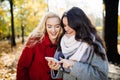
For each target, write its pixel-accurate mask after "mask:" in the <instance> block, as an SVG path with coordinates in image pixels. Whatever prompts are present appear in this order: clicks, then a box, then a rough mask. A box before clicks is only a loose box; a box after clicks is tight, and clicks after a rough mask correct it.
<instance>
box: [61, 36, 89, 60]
mask: <svg viewBox="0 0 120 80" xmlns="http://www.w3.org/2000/svg"><path fill="white" fill-rule="evenodd" d="M60 45H61V49H62V52H63V54H64V56H65V58H68V57H69V59H71V60H75V61H80V60H81V58H82V56H83V55H84V53H85V51H86V49H87V47H88V44H87V43H85V42H81V41H76V40H75V36H71V37H69V38H68V37H67V36H66V35H64V36H63V37H62V39H61V44H60Z"/></svg>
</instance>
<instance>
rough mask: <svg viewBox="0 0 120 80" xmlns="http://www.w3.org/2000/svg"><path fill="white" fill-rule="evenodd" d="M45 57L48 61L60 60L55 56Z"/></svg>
mask: <svg viewBox="0 0 120 80" xmlns="http://www.w3.org/2000/svg"><path fill="white" fill-rule="evenodd" d="M45 59H46V60H47V61H55V62H58V60H57V59H55V58H53V57H45Z"/></svg>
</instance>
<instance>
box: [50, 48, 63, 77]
mask: <svg viewBox="0 0 120 80" xmlns="http://www.w3.org/2000/svg"><path fill="white" fill-rule="evenodd" d="M61 55H62V53H61V52H59V51H57V50H56V52H55V55H54V58H56V59H57V60H59V57H62V58H64V56H63V55H62V56H61ZM61 69H62V67H61V68H60V69H59V70H51V77H52V78H53V79H59V78H62V77H63V71H62V70H61Z"/></svg>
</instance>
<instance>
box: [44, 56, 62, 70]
mask: <svg viewBox="0 0 120 80" xmlns="http://www.w3.org/2000/svg"><path fill="white" fill-rule="evenodd" d="M45 59H46V60H47V61H48V66H49V68H51V69H52V70H58V69H59V67H60V64H59V61H57V60H55V59H54V58H48V57H46V58H45Z"/></svg>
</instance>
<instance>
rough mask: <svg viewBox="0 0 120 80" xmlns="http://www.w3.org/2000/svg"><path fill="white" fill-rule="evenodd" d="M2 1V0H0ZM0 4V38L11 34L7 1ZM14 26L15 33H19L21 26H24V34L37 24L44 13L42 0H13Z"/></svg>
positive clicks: (44, 8)
mask: <svg viewBox="0 0 120 80" xmlns="http://www.w3.org/2000/svg"><path fill="white" fill-rule="evenodd" d="M2 3H4V1H2ZM2 3H1V4H0V38H3V37H6V36H8V35H10V34H11V32H10V30H11V26H10V25H11V24H10V23H11V22H10V21H11V15H10V8H7V7H10V6H6V5H9V3H4V4H6V5H2ZM13 4H14V7H13V11H14V27H15V35H16V36H17V35H21V33H22V32H21V31H22V30H21V26H23V27H24V32H25V35H29V33H30V32H31V31H32V30H33V29H34V28H35V27H36V26H37V24H38V23H39V21H40V19H41V17H42V16H43V15H44V14H45V12H46V8H47V4H46V3H45V2H44V0H14V3H13Z"/></svg>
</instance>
